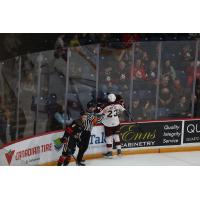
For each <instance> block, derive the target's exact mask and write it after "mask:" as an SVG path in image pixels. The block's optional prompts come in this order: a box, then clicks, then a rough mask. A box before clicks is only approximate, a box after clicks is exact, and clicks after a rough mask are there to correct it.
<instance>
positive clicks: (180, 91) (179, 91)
mask: <svg viewBox="0 0 200 200" xmlns="http://www.w3.org/2000/svg"><path fill="white" fill-rule="evenodd" d="M172 92H173V96H174V104H175V105H176V104H177V103H178V102H179V101H180V98H181V97H182V96H184V95H185V89H184V88H183V87H182V85H181V82H180V80H179V79H178V78H176V79H175V80H174V81H173V87H172Z"/></svg>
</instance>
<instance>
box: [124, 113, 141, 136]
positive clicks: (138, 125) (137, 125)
mask: <svg viewBox="0 0 200 200" xmlns="http://www.w3.org/2000/svg"><path fill="white" fill-rule="evenodd" d="M125 113H126V114H127V115H128V117H130V119H131V121H132V122H133V123H134V124H135V125H136V128H138V130H139V131H141V132H143V131H142V128H141V125H140V124H139V123H138V122H136V121H134V118H133V115H132V114H131V113H130V112H129V111H128V110H127V109H125Z"/></svg>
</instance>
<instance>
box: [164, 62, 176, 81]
mask: <svg viewBox="0 0 200 200" xmlns="http://www.w3.org/2000/svg"><path fill="white" fill-rule="evenodd" d="M162 76H163V77H167V78H168V79H169V80H175V78H176V72H175V70H174V67H173V66H172V65H171V61H170V60H169V59H167V60H166V61H165V64H164V66H163V67H162Z"/></svg>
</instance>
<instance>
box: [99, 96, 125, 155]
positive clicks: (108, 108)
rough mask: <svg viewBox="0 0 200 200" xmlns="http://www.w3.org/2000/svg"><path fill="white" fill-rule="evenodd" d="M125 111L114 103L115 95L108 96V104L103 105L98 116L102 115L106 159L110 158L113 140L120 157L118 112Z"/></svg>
mask: <svg viewBox="0 0 200 200" xmlns="http://www.w3.org/2000/svg"><path fill="white" fill-rule="evenodd" d="M123 111H125V108H124V107H123V106H122V105H120V104H119V103H118V102H116V96H115V94H109V95H108V103H107V104H106V105H104V107H103V108H102V110H101V112H100V114H103V119H102V124H103V125H104V128H105V137H106V146H107V153H106V154H105V156H106V157H108V158H112V145H113V140H114V142H115V145H116V148H117V154H118V155H121V142H120V137H119V129H120V120H119V114H120V112H123Z"/></svg>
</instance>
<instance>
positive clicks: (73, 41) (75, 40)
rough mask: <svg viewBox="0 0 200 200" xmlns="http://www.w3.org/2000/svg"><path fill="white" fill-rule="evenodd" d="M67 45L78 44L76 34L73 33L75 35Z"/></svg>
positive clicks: (73, 45)
mask: <svg viewBox="0 0 200 200" xmlns="http://www.w3.org/2000/svg"><path fill="white" fill-rule="evenodd" d="M69 46H70V47H76V46H80V42H79V38H78V34H75V35H74V36H73V38H72V39H71V40H70V41H69Z"/></svg>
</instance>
